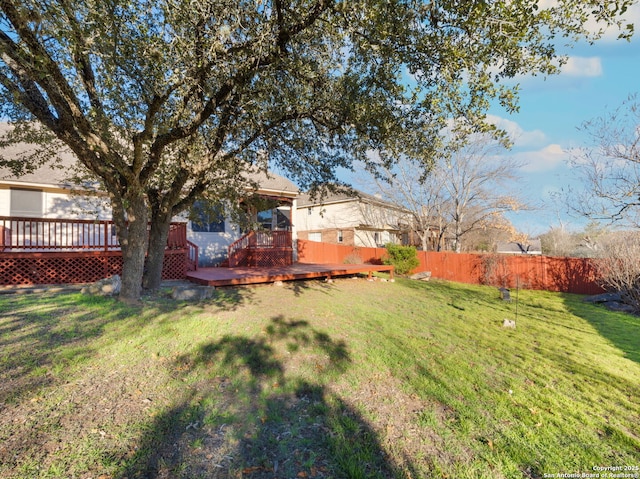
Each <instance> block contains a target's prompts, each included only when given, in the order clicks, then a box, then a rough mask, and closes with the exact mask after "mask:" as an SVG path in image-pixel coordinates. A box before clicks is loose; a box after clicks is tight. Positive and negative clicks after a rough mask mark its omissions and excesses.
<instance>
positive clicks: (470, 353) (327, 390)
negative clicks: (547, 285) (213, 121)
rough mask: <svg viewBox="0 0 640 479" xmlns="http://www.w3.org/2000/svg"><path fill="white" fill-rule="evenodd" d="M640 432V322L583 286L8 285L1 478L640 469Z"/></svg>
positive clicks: (0, 382) (1, 375)
mask: <svg viewBox="0 0 640 479" xmlns="http://www.w3.org/2000/svg"><path fill="white" fill-rule="evenodd" d="M512 297H514V299H515V294H513V293H512ZM516 314H517V316H516ZM504 319H515V320H516V322H517V329H506V328H503V327H502V322H503V320H504ZM639 431H640V319H639V318H636V317H632V316H628V315H625V314H622V313H614V312H610V311H607V310H605V309H604V308H602V307H599V306H594V305H590V304H586V303H583V302H582V300H581V297H580V296H574V295H564V294H552V293H545V292H534V291H520V293H519V297H518V304H517V311H516V303H515V301H514V302H511V303H506V302H503V301H501V300H500V299H499V295H498V291H497V290H496V289H495V288H490V287H478V286H469V285H461V284H453V283H444V282H437V281H432V282H427V283H425V282H415V281H409V280H397V281H396V282H395V283H390V282H382V281H375V282H369V281H366V280H364V279H344V280H339V281H336V282H335V283H333V284H326V283H322V282H302V283H300V282H299V283H285V285H284V286H281V287H278V286H261V287H253V288H238V289H221V290H218V291H216V295H215V297H214V298H213V299H212V300H209V301H207V302H201V303H196V304H189V303H180V302H173V301H171V300H169V299H167V298H165V297H155V298H147V299H145V305H144V307H143V308H140V309H131V308H128V307H126V306H124V305H122V304H120V303H118V302H117V301H115V300H112V299H105V298H91V297H86V296H82V295H80V294H74V293H68V294H59V295H51V296H43V295H10V296H2V297H0V477H2V478H45V477H46V478H49V477H55V478H59V477H73V478H103V479H104V478H118V479H124V478H129V479H131V478H137V477H140V478H143V477H144V478H146V477H157V478H182V477H184V478H197V477H206V478H212V477H213V478H217V477H220V478H223V477H224V478H226V477H232V478H236V477H247V478H274V477H277V478H297V477H308V478H311V477H318V478H325V477H336V478H339V477H350V478H351V477H352V478H371V477H380V478H386V477H407V478H419V477H435V478H455V479H457V478H523V477H531V478H542V477H552V475H556V476H555V477H561V476H559V475H561V474H565V475H566V474H579V475H583V474H584V476H576V477H595V476H588V474H596V473H598V471H597V470H596V469H594V468H597V467H604V468H606V467H608V468H611V467H621V468H625V467H627V468H628V469H627V470H626V471H625V470H624V469H623V470H622V471H619V472H618V473H620V472H622V473H627V474H629V476H627V477H640V470H638V468H640V459H639V458H640V432H639ZM600 474H601V475H600V477H610V476H609V474H611V472H610V471H608V472H600ZM634 474H635V476H634ZM565 477H569V476H565Z"/></svg>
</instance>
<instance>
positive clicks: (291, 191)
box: [246, 171, 300, 197]
mask: <svg viewBox="0 0 640 479" xmlns="http://www.w3.org/2000/svg"><path fill="white" fill-rule="evenodd" d="M246 178H247V179H248V180H249V181H255V182H256V183H257V184H258V185H260V191H263V192H270V193H277V194H280V195H284V196H292V197H294V196H298V194H299V193H300V189H299V188H298V187H297V186H296V184H295V183H293V182H292V181H291V180H288V179H287V178H285V177H284V176H280V175H278V174H276V173H273V172H271V171H269V172H264V171H258V172H250V173H247V174H246Z"/></svg>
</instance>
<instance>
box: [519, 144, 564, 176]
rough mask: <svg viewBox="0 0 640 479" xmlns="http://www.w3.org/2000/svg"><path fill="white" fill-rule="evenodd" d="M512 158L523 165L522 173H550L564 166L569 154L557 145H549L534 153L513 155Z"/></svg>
mask: <svg viewBox="0 0 640 479" xmlns="http://www.w3.org/2000/svg"><path fill="white" fill-rule="evenodd" d="M513 156H514V158H515V159H516V160H518V161H521V162H522V163H523V164H524V165H525V166H523V167H522V168H521V169H522V171H523V172H524V173H541V172H546V171H552V170H555V169H556V168H558V167H559V166H561V165H564V164H566V162H567V160H568V159H569V154H568V153H567V152H566V151H565V150H564V149H563V148H562V147H561V146H560V145H557V144H550V145H547V146H545V147H544V148H542V149H540V150H536V151H523V152H520V153H515V154H514V155H513Z"/></svg>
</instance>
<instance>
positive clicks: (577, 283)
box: [298, 240, 603, 294]
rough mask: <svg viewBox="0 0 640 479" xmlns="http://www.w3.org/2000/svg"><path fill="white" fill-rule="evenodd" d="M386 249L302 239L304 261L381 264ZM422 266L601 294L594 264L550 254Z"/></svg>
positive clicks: (426, 260)
mask: <svg viewBox="0 0 640 479" xmlns="http://www.w3.org/2000/svg"><path fill="white" fill-rule="evenodd" d="M385 254H386V249H385V248H360V247H354V246H342V245H333V244H328V243H316V242H313V241H306V240H298V261H299V262H301V263H345V262H346V263H357V262H365V263H374V264H376V263H378V264H379V263H381V262H382V260H383V258H384V256H385ZM418 259H419V260H420V266H419V267H418V268H417V269H416V270H415V271H414V272H422V271H431V276H432V277H433V278H438V279H445V280H449V281H458V282H461V283H471V284H488V285H492V286H499V287H506V288H515V287H517V286H519V287H520V288H526V289H538V290H545V291H558V292H565V293H577V294H598V293H601V292H603V289H602V288H601V287H600V286H599V285H598V282H597V276H596V270H595V266H594V263H593V260H590V259H588V258H556V257H550V256H533V255H522V256H509V255H498V254H467V253H452V252H441V253H436V252H431V251H418Z"/></svg>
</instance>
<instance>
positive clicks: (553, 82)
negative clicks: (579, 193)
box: [490, 4, 640, 236]
mask: <svg viewBox="0 0 640 479" xmlns="http://www.w3.org/2000/svg"><path fill="white" fill-rule="evenodd" d="M627 18H628V19H629V20H630V21H632V22H633V23H634V24H635V25H636V32H637V33H636V35H635V36H634V37H633V38H632V40H631V42H627V41H625V40H616V39H615V38H616V37H617V31H610V32H608V33H607V35H605V37H604V38H603V39H601V40H600V41H598V42H597V43H595V44H594V45H588V44H585V45H578V46H577V47H574V48H573V49H571V50H564V51H561V53H563V54H565V55H568V57H569V61H568V62H567V64H566V65H565V66H564V67H563V69H562V72H561V74H559V75H556V76H552V77H547V78H542V77H527V78H519V79H518V83H519V84H520V87H521V92H520V111H519V112H518V113H516V114H513V115H509V114H507V113H506V112H505V111H504V110H500V109H498V108H496V109H493V110H491V112H490V114H491V119H492V121H494V122H496V123H497V124H498V125H499V126H501V127H502V128H504V129H506V130H507V131H509V132H511V133H512V137H513V139H514V141H515V146H514V148H513V149H512V150H511V151H510V152H508V153H507V154H508V155H510V156H512V157H514V158H516V159H518V160H521V161H524V162H526V166H524V167H523V168H522V169H521V170H520V174H521V177H522V182H521V184H520V185H518V190H519V191H520V192H521V193H522V194H523V196H524V199H525V200H528V201H530V202H531V203H533V204H539V205H540V209H537V210H535V211H523V212H519V213H514V214H510V215H509V219H510V220H511V221H512V223H513V224H514V226H516V228H517V229H518V230H519V231H522V232H524V233H528V234H529V235H531V236H535V235H537V234H540V233H543V232H545V231H547V230H548V229H549V228H550V227H551V226H559V225H560V222H561V221H562V223H563V225H564V226H565V227H567V228H569V229H574V230H577V229H580V228H581V226H582V225H583V224H584V219H580V218H572V217H570V216H568V215H567V214H566V208H565V207H564V206H563V205H562V204H561V203H560V202H559V201H557V200H556V199H554V197H553V192H558V191H560V189H561V188H563V187H566V186H567V185H569V184H574V185H576V184H578V185H580V183H579V182H578V181H577V180H576V174H575V172H573V171H572V170H571V169H570V168H569V166H568V164H567V160H568V158H569V153H568V151H569V150H570V149H575V148H578V147H581V146H584V145H585V142H586V140H585V136H584V134H583V133H581V132H580V131H578V127H579V126H580V125H581V124H582V123H583V122H585V121H587V120H590V119H593V118H597V117H600V116H603V115H604V114H605V113H606V112H607V111H612V110H613V109H615V108H617V107H619V106H620V105H621V104H622V103H623V102H624V101H625V100H626V99H627V98H628V97H629V95H630V94H633V93H639V94H640V5H639V4H636V5H634V7H633V8H632V9H631V10H630V12H628V14H627Z"/></svg>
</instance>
